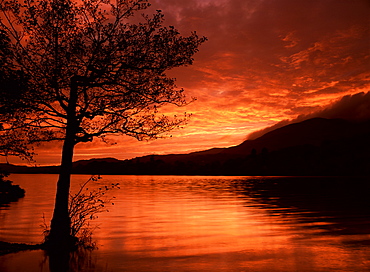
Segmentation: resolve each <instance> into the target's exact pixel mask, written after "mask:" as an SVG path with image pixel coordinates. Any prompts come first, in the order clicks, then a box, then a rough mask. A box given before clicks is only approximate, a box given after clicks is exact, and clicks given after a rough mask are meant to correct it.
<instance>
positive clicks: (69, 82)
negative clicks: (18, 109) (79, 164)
mask: <svg viewBox="0 0 370 272" xmlns="http://www.w3.org/2000/svg"><path fill="white" fill-rule="evenodd" d="M148 6H149V3H148V2H147V1H145V0H135V1H127V0H126V1H96V0H84V1H69V0H65V1H31V0H26V1H24V2H20V1H2V4H1V6H0V9H1V13H2V14H1V18H2V20H1V23H0V34H1V35H2V36H3V37H4V38H2V41H3V42H2V43H4V41H6V42H7V44H6V45H7V46H1V48H2V49H1V52H0V54H1V58H2V62H3V63H4V64H7V67H6V69H7V72H6V73H2V74H3V75H7V77H6V78H5V79H4V80H8V81H9V82H8V84H6V85H4V86H8V89H5V90H2V92H3V93H4V94H5V95H4V96H3V97H4V99H5V98H7V97H9V95H10V96H11V98H12V99H8V101H6V102H7V103H5V104H4V103H2V105H1V106H2V107H5V108H4V109H2V110H3V111H6V110H9V109H7V108H8V106H9V105H10V103H9V100H12V103H13V105H14V104H15V103H18V104H20V105H22V108H23V109H26V108H27V109H28V114H27V116H23V122H24V123H25V124H27V125H28V126H30V127H36V128H40V129H49V130H50V129H51V130H52V131H53V132H54V139H59V140H63V139H64V137H65V129H66V125H67V122H66V120H68V119H71V116H72V115H73V118H72V119H74V122H75V125H74V126H75V127H76V131H75V133H74V134H75V135H74V138H75V143H78V142H86V141H91V140H92V139H93V138H94V137H104V136H105V135H106V134H107V133H119V134H126V135H129V136H133V137H136V138H138V139H140V140H141V139H148V138H155V137H156V136H157V135H159V134H161V133H163V132H166V131H168V130H171V129H173V128H174V127H176V126H178V125H180V124H182V123H183V122H184V120H185V119H186V116H185V119H184V118H180V119H176V118H174V119H173V118H168V117H166V116H163V115H159V114H158V109H159V108H160V107H161V106H162V105H164V104H167V103H171V104H175V105H178V106H183V105H186V104H187V102H188V101H187V100H186V99H185V96H184V93H183V90H182V89H178V88H176V86H175V80H174V79H173V78H170V77H168V76H167V75H166V74H165V71H167V70H169V69H172V68H174V67H178V66H182V65H189V64H191V63H192V61H193V59H192V56H193V54H194V53H195V52H196V51H197V50H198V49H197V48H198V46H199V45H200V44H201V43H202V42H204V40H205V38H199V37H198V36H197V35H196V33H192V34H191V35H190V36H188V37H182V36H180V34H179V32H178V31H177V30H176V29H175V28H173V27H171V26H170V27H163V26H162V23H163V14H162V13H161V11H157V13H156V14H154V15H153V16H149V15H143V16H142V20H141V22H139V23H133V22H132V19H131V17H132V16H133V15H134V12H136V11H140V10H143V9H145V8H147V7H148ZM3 70H4V69H3ZM10 72H11V73H10ZM16 78H22V80H21V81H19V80H14V79H16ZM19 82H22V83H23V84H22V86H17V85H18V84H19ZM9 87H10V88H11V90H9ZM9 91H10V92H9ZM30 102H32V103H30ZM13 108H14V107H13ZM69 108H70V109H71V108H73V111H74V112H73V113H71V114H70V115H71V116H68V110H69Z"/></svg>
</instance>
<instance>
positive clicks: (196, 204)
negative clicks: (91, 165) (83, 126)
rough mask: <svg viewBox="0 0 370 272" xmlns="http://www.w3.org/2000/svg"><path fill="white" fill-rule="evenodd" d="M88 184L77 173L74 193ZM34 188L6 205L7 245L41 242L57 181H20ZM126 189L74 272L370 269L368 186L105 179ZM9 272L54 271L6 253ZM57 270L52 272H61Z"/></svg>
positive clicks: (2, 221) (43, 262) (2, 225)
mask: <svg viewBox="0 0 370 272" xmlns="http://www.w3.org/2000/svg"><path fill="white" fill-rule="evenodd" d="M88 178H89V176H86V175H74V176H73V190H74V191H76V190H77V189H78V185H79V184H81V183H83V182H84V181H86V180H87V179H88ZM10 179H11V180H13V181H14V183H15V184H19V185H21V187H22V188H24V189H25V190H26V196H25V197H24V198H23V199H20V200H19V201H17V202H13V203H10V204H9V205H6V206H3V207H0V240H2V241H7V242H26V243H38V242H40V241H42V239H43V236H42V230H43V229H42V227H40V225H42V224H43V217H44V218H45V221H46V223H49V221H50V217H51V214H52V208H53V203H54V194H55V188H56V186H55V182H56V180H57V176H56V175H21V174H17V175H15V174H14V175H11V176H10ZM117 182H118V183H120V188H121V189H119V190H114V191H111V195H112V196H115V197H116V198H115V199H114V201H113V202H114V205H110V206H109V207H108V208H107V209H108V210H109V212H105V213H102V214H100V215H99V218H98V219H96V220H95V221H94V222H93V224H95V225H97V226H98V228H97V229H96V230H95V231H94V239H95V241H96V243H97V246H98V249H97V250H94V251H91V252H90V251H86V252H77V253H75V254H73V256H72V257H71V260H70V270H71V271H114V272H115V271H367V270H369V269H370V250H369V248H370V242H369V241H370V208H369V205H368V201H367V196H368V192H369V185H368V184H369V180H366V179H354V178H347V179H344V178H291V177H290V178H289V177H286V178H276V177H269V178H259V177H187V176H103V179H100V180H98V181H97V182H94V183H92V184H90V185H89V186H88V187H89V189H90V190H91V189H93V188H98V187H99V186H102V185H109V184H111V183H117ZM0 271H4V272H7V271H9V272H10V271H45V272H47V271H50V269H49V258H48V256H46V254H45V253H44V252H43V251H41V250H39V251H26V252H20V253H15V254H8V255H4V256H0ZM52 272H53V271H52Z"/></svg>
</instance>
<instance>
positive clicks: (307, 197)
mask: <svg viewBox="0 0 370 272" xmlns="http://www.w3.org/2000/svg"><path fill="white" fill-rule="evenodd" d="M234 186H235V188H236V190H237V191H238V192H240V193H242V194H243V195H246V196H248V198H250V199H253V200H254V201H256V202H257V203H260V204H261V205H262V206H261V208H262V209H263V210H265V211H268V212H269V213H270V214H271V216H279V217H284V218H286V219H288V218H289V219H290V220H292V219H294V220H296V221H297V222H298V223H299V224H298V226H299V227H302V228H310V229H320V235H322V234H326V235H332V236H337V235H340V236H342V235H357V236H359V235H363V236H359V237H358V238H360V239H361V242H362V243H364V244H369V242H370V235H369V234H370V206H369V200H368V194H369V192H370V179H369V178H359V177H352V178H343V177H316V178H308V177H299V178H298V177H281V178H274V179H271V178H258V179H249V180H247V181H237V182H235V183H234ZM242 198H244V196H242ZM343 240H344V241H346V239H343ZM351 242H353V241H351Z"/></svg>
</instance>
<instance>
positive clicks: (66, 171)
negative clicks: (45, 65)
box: [45, 79, 77, 249]
mask: <svg viewBox="0 0 370 272" xmlns="http://www.w3.org/2000/svg"><path fill="white" fill-rule="evenodd" d="M76 103H77V84H76V81H75V80H74V79H72V80H71V88H70V99H69V103H68V112H67V127H66V135H65V138H64V143H63V149H62V159H61V165H60V173H59V179H58V183H57V192H56V197H55V206H54V213H53V218H52V220H51V224H50V233H49V235H48V237H47V238H46V241H45V242H46V245H47V246H49V247H52V248H60V249H62V248H71V246H74V245H75V244H76V237H72V236H71V218H70V216H69V211H68V207H69V189H70V184H71V172H72V161H73V151H74V146H75V136H76V131H77V120H76Z"/></svg>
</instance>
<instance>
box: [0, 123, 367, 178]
mask: <svg viewBox="0 0 370 272" xmlns="http://www.w3.org/2000/svg"><path fill="white" fill-rule="evenodd" d="M368 139H370V122H369V121H367V122H351V121H346V120H342V119H325V118H313V119H309V120H306V121H303V122H299V123H295V124H290V125H287V126H284V127H281V128H278V129H275V130H273V131H270V132H268V133H266V134H264V135H262V136H261V137H259V138H257V139H254V140H246V141H244V142H243V143H241V144H239V145H237V146H233V147H229V148H212V149H209V150H205V151H198V152H192V153H189V154H171V155H149V156H144V157H139V158H135V159H131V160H124V161H121V160H117V159H114V158H106V159H91V160H83V161H77V162H74V164H73V169H74V170H73V171H74V173H81V174H148V175H152V174H161V175H167V174H168V175H169V174H171V175H370V170H369V169H370V144H369V141H368ZM3 167H4V168H5V169H7V170H8V171H9V172H32V173H36V172H42V173H57V172H58V169H59V168H58V167H35V168H25V167H23V168H22V167H17V166H9V165H8V166H7V165H5V166H4V165H3Z"/></svg>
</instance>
